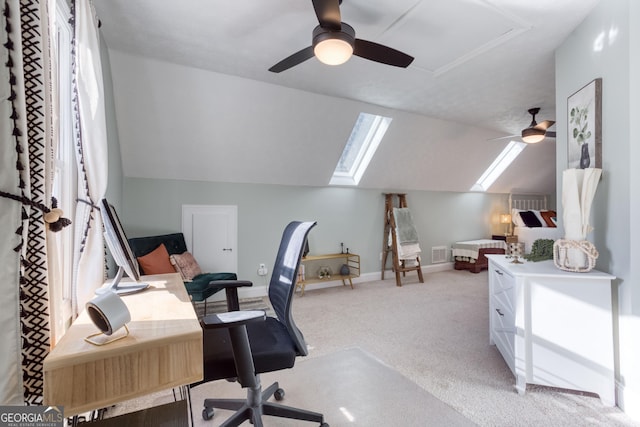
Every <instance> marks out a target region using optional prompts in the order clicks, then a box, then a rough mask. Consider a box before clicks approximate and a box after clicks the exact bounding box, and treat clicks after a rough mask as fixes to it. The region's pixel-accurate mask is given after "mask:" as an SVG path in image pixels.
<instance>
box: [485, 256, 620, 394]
mask: <svg viewBox="0 0 640 427" xmlns="http://www.w3.org/2000/svg"><path fill="white" fill-rule="evenodd" d="M487 258H488V259H489V310H490V312H489V319H490V320H489V342H490V343H491V344H492V345H493V344H495V345H496V347H497V348H498V350H499V351H500V353H501V354H502V357H503V358H504V360H505V361H506V362H507V365H509V368H510V369H511V371H512V372H513V374H514V375H515V377H516V389H517V390H518V393H520V394H523V393H524V392H525V389H526V385H527V384H540V385H545V386H553V387H559V388H565V389H572V390H582V391H588V392H592V393H596V394H598V395H599V396H600V399H601V400H602V403H603V404H605V405H608V406H614V405H615V377H614V359H613V314H612V311H611V281H612V280H613V279H615V277H614V276H612V275H610V274H606V273H602V272H599V271H595V270H593V271H590V272H589V273H570V272H566V271H562V270H559V269H558V268H556V267H555V265H554V264H553V261H540V262H526V261H524V264H512V263H511V262H510V261H511V260H510V259H506V258H505V256H504V255H487Z"/></svg>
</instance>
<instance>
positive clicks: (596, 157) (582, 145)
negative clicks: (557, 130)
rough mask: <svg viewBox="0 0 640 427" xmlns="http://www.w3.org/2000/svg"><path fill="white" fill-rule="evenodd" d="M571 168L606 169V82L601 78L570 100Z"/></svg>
mask: <svg viewBox="0 0 640 427" xmlns="http://www.w3.org/2000/svg"><path fill="white" fill-rule="evenodd" d="M567 124H568V126H567V129H568V135H567V136H568V138H567V163H568V167H569V168H576V169H585V168H602V79H601V78H597V79H595V80H593V81H591V82H590V83H588V84H587V85H586V86H584V87H582V88H581V89H580V90H578V91H577V92H575V93H574V94H573V95H571V96H569V98H568V99H567Z"/></svg>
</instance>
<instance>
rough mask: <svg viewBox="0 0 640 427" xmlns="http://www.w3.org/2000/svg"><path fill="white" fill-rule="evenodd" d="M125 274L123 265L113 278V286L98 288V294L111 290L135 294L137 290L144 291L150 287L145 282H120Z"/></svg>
mask: <svg viewBox="0 0 640 427" xmlns="http://www.w3.org/2000/svg"><path fill="white" fill-rule="evenodd" d="M123 275H124V269H123V268H122V267H118V272H117V273H116V277H114V278H113V282H112V283H111V286H109V287H106V288H99V289H96V294H102V293H104V292H108V291H111V292H115V293H116V294H118V295H129V294H135V293H137V292H142V291H144V290H145V289H147V288H148V287H149V284H148V283H144V282H133V283H120V280H121V279H122V276H123Z"/></svg>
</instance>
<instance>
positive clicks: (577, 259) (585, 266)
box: [553, 239, 599, 273]
mask: <svg viewBox="0 0 640 427" xmlns="http://www.w3.org/2000/svg"><path fill="white" fill-rule="evenodd" d="M598 256H599V254H598V251H597V250H596V247H595V246H594V245H593V243H591V242H589V241H588V240H566V239H558V240H556V241H555V243H554V244H553V262H554V264H555V265H556V267H558V268H559V269H560V270H565V271H572V272H574V273H587V272H589V271H591V270H593V268H594V267H595V266H596V259H598Z"/></svg>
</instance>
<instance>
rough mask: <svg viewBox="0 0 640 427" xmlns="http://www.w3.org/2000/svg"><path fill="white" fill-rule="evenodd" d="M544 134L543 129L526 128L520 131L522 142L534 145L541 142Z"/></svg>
mask: <svg viewBox="0 0 640 427" xmlns="http://www.w3.org/2000/svg"><path fill="white" fill-rule="evenodd" d="M546 133H547V131H545V130H544V129H536V128H526V129H523V130H522V140H523V141H524V142H526V143H527V144H535V143H536V142H540V141H542V140H543V139H544V136H545V134H546Z"/></svg>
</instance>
